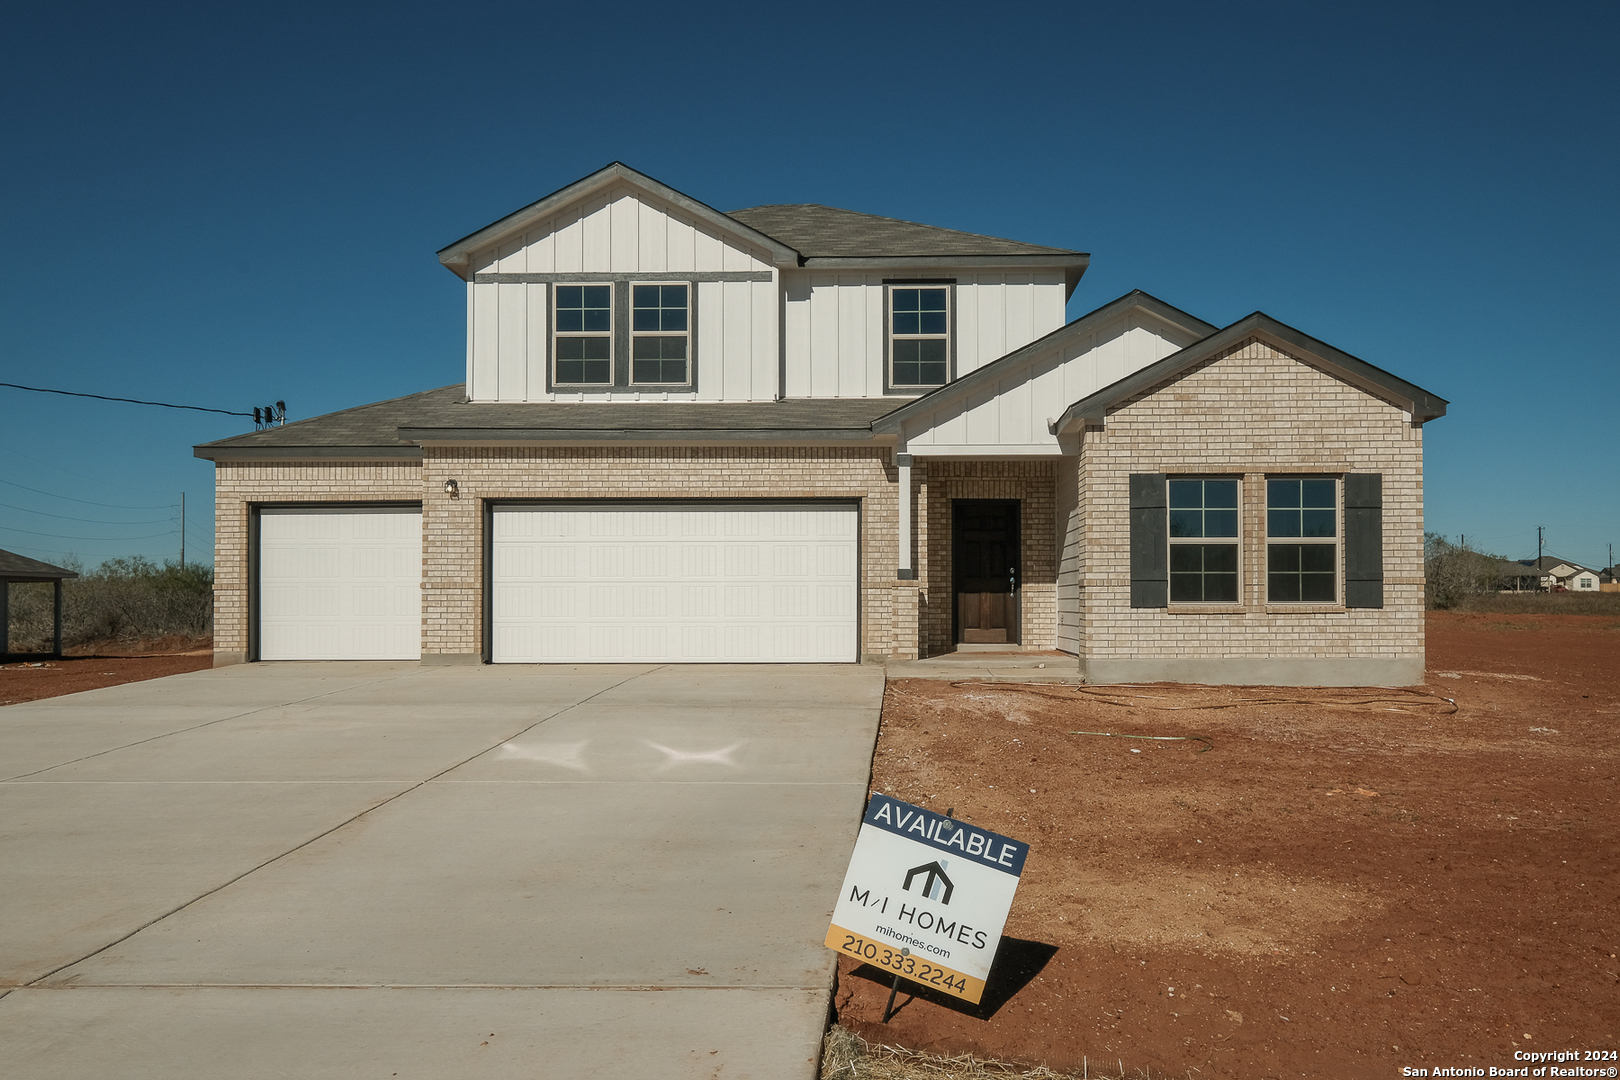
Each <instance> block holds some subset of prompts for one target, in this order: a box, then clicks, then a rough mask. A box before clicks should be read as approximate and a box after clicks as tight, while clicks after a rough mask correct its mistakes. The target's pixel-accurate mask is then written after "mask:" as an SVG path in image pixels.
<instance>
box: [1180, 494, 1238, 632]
mask: <svg viewBox="0 0 1620 1080" xmlns="http://www.w3.org/2000/svg"><path fill="white" fill-rule="evenodd" d="M1167 494H1168V495H1169V500H1170V602H1171V603H1172V604H1213V603H1219V604H1235V603H1237V602H1238V517H1239V515H1238V505H1239V503H1238V481H1237V480H1236V479H1209V480H1194V479H1185V480H1184V479H1179V478H1177V479H1172V480H1170V481H1169V491H1168V492H1167Z"/></svg>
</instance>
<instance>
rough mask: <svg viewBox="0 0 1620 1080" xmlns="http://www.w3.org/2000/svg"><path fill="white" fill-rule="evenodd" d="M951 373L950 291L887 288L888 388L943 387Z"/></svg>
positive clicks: (943, 288) (935, 287) (938, 287)
mask: <svg viewBox="0 0 1620 1080" xmlns="http://www.w3.org/2000/svg"><path fill="white" fill-rule="evenodd" d="M950 370H951V290H950V287H949V286H948V285H891V286H889V385H890V386H892V387H896V388H909V387H930V388H931V387H935V386H943V385H944V384H945V383H946V382H947V381H948V380H949V379H950Z"/></svg>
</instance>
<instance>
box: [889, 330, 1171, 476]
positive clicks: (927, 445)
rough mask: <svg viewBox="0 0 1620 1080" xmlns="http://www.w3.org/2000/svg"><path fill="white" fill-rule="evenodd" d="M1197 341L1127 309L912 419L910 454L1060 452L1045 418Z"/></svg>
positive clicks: (906, 435) (906, 438)
mask: <svg viewBox="0 0 1620 1080" xmlns="http://www.w3.org/2000/svg"><path fill="white" fill-rule="evenodd" d="M1195 340H1196V335H1195V334H1193V333H1192V332H1190V331H1187V330H1183V329H1181V328H1180V327H1177V326H1173V325H1171V324H1169V323H1166V322H1163V321H1161V320H1159V319H1157V318H1155V317H1154V316H1152V315H1151V314H1148V313H1147V312H1143V311H1134V312H1131V313H1129V314H1127V315H1125V316H1124V317H1122V318H1120V319H1118V320H1116V321H1114V322H1112V323H1110V324H1107V325H1105V326H1102V327H1099V328H1098V329H1096V330H1094V331H1092V332H1091V333H1089V334H1086V335H1084V336H1082V337H1079V338H1074V339H1070V340H1069V341H1067V342H1065V343H1064V344H1063V345H1061V346H1059V347H1055V348H1053V349H1052V350H1051V351H1050V352H1049V353H1046V354H1043V355H1039V356H1034V357H1030V358H1027V359H1026V360H1024V361H1022V362H1019V363H1017V364H1015V365H1013V366H1012V367H1010V368H1009V369H1008V371H1007V372H1006V373H1005V374H1004V375H1002V376H1000V377H999V378H996V379H993V380H989V381H986V382H981V383H979V384H977V385H974V386H972V387H970V388H968V389H966V390H965V392H963V393H961V394H957V395H951V396H949V397H947V398H946V399H945V400H944V401H942V402H941V403H940V405H939V406H938V407H937V408H936V409H933V410H932V411H930V412H927V413H925V414H923V415H919V416H914V417H911V418H910V419H908V420H907V421H906V423H905V430H904V440H903V441H904V444H905V446H906V448H907V449H908V450H910V452H911V453H914V454H922V455H933V456H982V455H989V456H992V457H993V456H998V455H999V456H1003V457H1005V456H1009V455H1010V456H1030V457H1044V456H1057V455H1060V454H1061V453H1063V450H1062V448H1061V447H1060V446H1059V444H1058V439H1057V437H1056V436H1055V435H1053V434H1052V433H1051V432H1050V431H1049V430H1048V428H1047V424H1048V422H1049V421H1050V420H1052V419H1055V418H1056V417H1057V416H1058V415H1059V414H1060V413H1062V412H1063V410H1064V409H1065V408H1067V407H1068V406H1069V405H1071V404H1073V403H1074V402H1076V401H1079V400H1080V399H1081V398H1084V397H1086V396H1088V395H1090V394H1093V393H1095V392H1096V391H1098V390H1101V389H1102V388H1103V387H1105V386H1109V385H1111V384H1113V383H1116V382H1118V381H1119V380H1120V379H1123V378H1124V377H1125V376H1127V375H1130V374H1131V373H1133V372H1136V371H1139V370H1141V369H1142V368H1145V367H1147V366H1148V365H1149V364H1151V363H1154V362H1155V361H1157V360H1162V359H1163V358H1164V357H1166V356H1169V355H1170V354H1171V353H1174V352H1178V351H1180V350H1181V349H1183V348H1185V347H1187V346H1188V345H1191V344H1192V343H1193V342H1194V341H1195Z"/></svg>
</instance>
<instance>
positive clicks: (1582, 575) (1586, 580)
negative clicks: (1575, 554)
mask: <svg viewBox="0 0 1620 1080" xmlns="http://www.w3.org/2000/svg"><path fill="white" fill-rule="evenodd" d="M1530 565H1532V566H1539V567H1540V568H1541V587H1542V588H1543V589H1556V588H1559V587H1560V586H1562V587H1563V588H1565V589H1568V590H1569V591H1570V592H1597V591H1598V572H1597V571H1596V570H1588V569H1587V568H1586V567H1584V566H1582V565H1581V564H1580V563H1577V562H1571V561H1570V560H1568V559H1560V558H1558V557H1557V556H1556V555H1543V556H1542V557H1541V559H1540V560H1539V561H1538V560H1531V563H1530Z"/></svg>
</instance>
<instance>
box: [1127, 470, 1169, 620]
mask: <svg viewBox="0 0 1620 1080" xmlns="http://www.w3.org/2000/svg"><path fill="white" fill-rule="evenodd" d="M1168 505H1169V502H1168V500H1167V499H1166V497H1165V482H1164V473H1131V607H1133V608H1161V607H1168V606H1169V604H1170V549H1169V545H1170V540H1169V522H1168V520H1167V518H1168V509H1167V507H1168Z"/></svg>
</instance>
